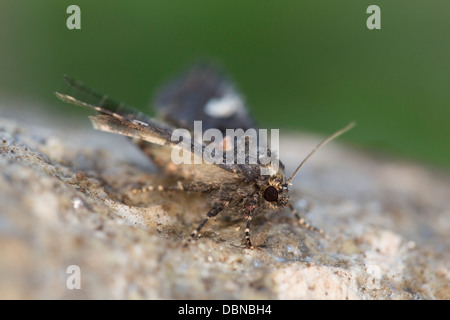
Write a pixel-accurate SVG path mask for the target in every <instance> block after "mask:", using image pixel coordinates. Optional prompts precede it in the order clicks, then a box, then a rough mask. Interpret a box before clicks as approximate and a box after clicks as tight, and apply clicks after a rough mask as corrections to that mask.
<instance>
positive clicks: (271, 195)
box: [264, 186, 278, 202]
mask: <svg viewBox="0 0 450 320" xmlns="http://www.w3.org/2000/svg"><path fill="white" fill-rule="evenodd" d="M264 199H266V201H269V202H274V201H277V200H278V190H277V188H275V187H274V186H268V187H267V188H266V190H264Z"/></svg>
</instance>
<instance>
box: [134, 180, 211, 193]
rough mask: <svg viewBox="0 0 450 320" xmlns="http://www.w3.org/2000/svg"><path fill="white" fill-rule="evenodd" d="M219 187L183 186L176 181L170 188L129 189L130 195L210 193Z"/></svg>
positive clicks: (204, 185)
mask: <svg viewBox="0 0 450 320" xmlns="http://www.w3.org/2000/svg"><path fill="white" fill-rule="evenodd" d="M218 188H219V185H215V184H199V183H192V184H183V183H181V181H178V182H177V184H176V185H172V186H163V185H158V186H154V185H150V186H145V187H142V188H135V189H131V193H132V194H138V193H145V192H152V191H193V192H210V191H212V190H215V189H218Z"/></svg>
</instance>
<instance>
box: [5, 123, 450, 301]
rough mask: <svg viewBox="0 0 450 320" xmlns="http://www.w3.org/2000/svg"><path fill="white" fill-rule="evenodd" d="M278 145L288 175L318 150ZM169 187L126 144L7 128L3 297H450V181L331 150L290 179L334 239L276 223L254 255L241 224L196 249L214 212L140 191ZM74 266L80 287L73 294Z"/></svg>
mask: <svg viewBox="0 0 450 320" xmlns="http://www.w3.org/2000/svg"><path fill="white" fill-rule="evenodd" d="M44 122H45V121H44ZM86 122H88V121H87V119H86ZM354 130H357V128H355V129H354ZM281 133H282V135H281V151H280V154H281V156H282V160H283V161H284V162H285V164H286V166H287V172H288V174H289V173H290V172H292V171H293V170H294V169H295V167H296V165H297V164H298V163H299V162H300V161H301V160H302V158H303V157H304V156H305V155H306V154H307V153H308V152H309V151H310V150H311V149H312V148H313V147H314V146H315V144H317V142H319V141H320V139H321V138H320V137H315V136H309V135H305V134H300V133H284V134H283V131H281ZM160 183H161V184H162V183H164V177H162V176H161V175H159V174H158V173H157V172H156V171H155V169H154V168H153V167H152V165H151V163H150V161H149V160H148V159H147V158H146V157H145V156H144V155H143V154H142V153H140V151H139V150H138V149H137V148H135V147H134V146H133V145H132V144H131V143H130V142H129V141H128V140H126V139H125V138H123V137H120V136H116V135H112V134H107V133H102V132H97V131H94V130H92V129H90V128H89V129H88V128H87V127H80V128H78V129H75V128H74V127H66V128H61V127H58V126H54V123H53V122H50V121H49V122H48V123H47V125H45V126H44V125H39V126H33V125H29V124H24V123H23V122H22V121H17V120H12V119H6V118H1V119H0V204H1V205H0V284H1V285H0V298H2V299H8V298H19V299H23V298H27V299H53V298H62V299H77V298H84V299H134V298H136V299H142V298H143V299H450V285H449V283H450V273H449V267H450V239H449V235H450V179H449V174H448V172H441V171H438V170H436V169H434V170H432V169H430V168H426V167H424V166H421V165H419V164H414V163H410V162H406V161H404V160H398V159H387V158H386V157H381V156H380V155H374V154H368V153H367V152H363V151H361V150H355V149H353V148H351V147H348V146H344V145H343V144H342V143H339V141H334V142H332V143H330V144H328V145H327V146H326V147H324V148H322V149H321V150H320V151H319V152H318V153H317V154H315V155H314V156H313V158H312V159H310V161H309V162H308V164H307V165H305V167H304V169H303V170H302V171H301V172H300V173H299V174H298V175H297V177H296V178H295V179H294V181H293V184H294V189H295V190H294V194H293V197H294V199H296V201H294V203H295V204H296V206H298V207H301V206H304V203H305V201H307V202H308V203H309V204H310V205H311V209H310V211H309V213H308V214H306V219H307V220H308V221H309V222H311V223H313V224H314V225H316V226H318V227H320V228H322V229H324V230H325V232H326V234H327V237H323V236H321V235H320V234H318V233H315V232H311V231H308V230H305V229H304V228H302V227H301V226H299V225H297V223H296V221H295V219H293V218H292V216H291V214H290V212H289V211H288V210H286V211H282V212H279V213H268V214H265V215H262V216H259V217H258V218H256V219H254V224H253V226H252V227H253V228H252V232H253V242H254V244H255V245H256V246H258V248H257V249H255V250H249V249H246V248H245V246H243V230H244V228H245V222H244V221H241V220H235V221H234V220H233V221H228V220H226V219H221V218H217V219H215V220H211V221H210V222H209V223H208V224H207V225H206V227H205V229H204V230H203V232H202V236H201V237H200V239H199V240H197V241H192V242H191V241H187V239H188V238H189V234H190V232H191V231H192V228H193V227H194V226H197V224H198V223H199V222H200V221H201V219H202V218H203V216H204V214H205V213H206V211H207V209H208V207H207V205H206V202H205V201H204V199H203V198H202V196H198V195H195V194H189V195H187V194H183V193H180V192H172V193H168V194H161V193H158V192H152V193H146V194H140V195H133V194H131V192H130V189H131V188H133V187H136V186H139V185H148V184H160ZM72 265H75V266H78V267H79V271H80V273H79V275H80V277H79V279H80V284H81V289H69V288H68V286H67V283H68V279H69V278H70V277H71V276H72V275H75V274H72V273H70V272H69V273H68V267H69V266H72ZM69 271H70V269H69ZM70 279H73V278H70ZM70 279H69V282H70V281H71V280H70ZM71 283H72V282H71ZM69 287H70V286H69Z"/></svg>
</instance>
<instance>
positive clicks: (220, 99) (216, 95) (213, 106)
mask: <svg viewBox="0 0 450 320" xmlns="http://www.w3.org/2000/svg"><path fill="white" fill-rule="evenodd" d="M155 107H156V110H157V112H158V114H159V115H160V116H161V117H162V118H163V119H164V120H165V121H167V122H168V123H170V124H172V125H174V126H175V127H181V128H186V129H188V130H190V131H191V132H192V131H193V129H194V121H202V127H203V130H207V129H210V128H216V129H219V130H220V131H221V132H222V133H224V134H225V132H226V129H238V128H241V129H243V130H247V129H249V128H254V126H255V125H254V121H253V119H252V118H251V116H250V113H249V112H248V109H247V107H246V106H245V102H244V99H243V98H242V96H241V95H240V94H239V93H238V91H237V90H236V89H235V87H234V86H233V84H232V83H231V81H230V80H229V79H228V78H227V77H226V76H225V75H224V74H223V73H222V72H220V71H219V70H218V68H216V67H214V66H212V65H208V64H198V65H195V66H194V67H192V68H191V69H189V70H188V71H187V72H186V73H185V74H183V75H181V76H180V77H178V78H177V79H175V80H174V81H172V82H171V83H169V84H168V85H166V86H165V87H163V88H162V90H161V91H160V92H159V94H158V95H157V98H156V101H155Z"/></svg>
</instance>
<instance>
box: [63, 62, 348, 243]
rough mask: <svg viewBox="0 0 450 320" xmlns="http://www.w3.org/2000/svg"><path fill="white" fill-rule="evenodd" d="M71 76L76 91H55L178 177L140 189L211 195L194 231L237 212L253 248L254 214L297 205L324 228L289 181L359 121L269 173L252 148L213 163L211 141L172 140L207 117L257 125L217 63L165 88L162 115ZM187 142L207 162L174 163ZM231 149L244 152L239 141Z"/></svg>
mask: <svg viewBox="0 0 450 320" xmlns="http://www.w3.org/2000/svg"><path fill="white" fill-rule="evenodd" d="M64 79H65V81H66V82H67V84H68V85H69V89H68V90H69V92H68V93H64V94H63V93H59V92H56V96H57V97H58V98H60V99H61V100H63V101H65V102H68V103H71V104H74V105H78V106H81V107H86V108H89V109H92V110H94V111H96V113H97V114H96V115H94V116H90V117H89V118H90V120H91V122H92V124H93V126H94V128H95V129H98V130H102V131H107V132H112V133H116V134H121V135H124V136H127V137H131V138H132V139H133V141H134V142H135V143H136V144H137V145H138V146H139V147H140V148H141V149H142V150H143V151H144V152H145V153H146V154H147V155H148V156H149V157H150V158H151V159H152V161H153V162H154V163H155V164H156V165H157V166H158V167H159V168H160V169H161V170H162V171H163V172H165V174H167V175H170V176H173V177H175V178H176V179H177V181H178V183H177V184H176V185H174V186H164V187H163V186H158V187H154V186H147V187H144V188H142V189H139V190H135V192H149V191H155V192H157V191H164V190H178V191H180V192H182V191H189V192H201V193H207V194H209V195H210V197H209V199H210V201H211V209H210V210H209V211H208V212H207V213H206V216H205V217H204V219H203V220H202V221H201V223H200V224H199V225H198V227H197V228H196V229H194V231H193V232H192V234H191V236H192V237H193V238H194V237H196V236H197V235H198V234H199V232H200V230H201V229H202V228H203V226H204V225H205V224H206V223H207V221H208V220H209V219H210V218H212V217H215V216H217V215H218V214H219V213H226V212H233V213H235V214H236V213H237V214H240V215H241V216H242V217H243V218H244V219H245V220H246V228H245V243H246V245H247V247H249V248H253V245H252V242H251V240H250V224H251V221H252V218H253V217H254V216H255V215H257V214H260V213H262V212H266V211H268V210H271V211H278V210H280V209H282V208H285V207H288V208H289V209H290V210H291V211H292V213H293V214H294V215H295V216H296V218H297V219H298V221H299V223H300V224H302V225H303V226H305V227H306V228H308V229H310V230H314V231H318V232H320V233H322V231H321V230H320V229H317V228H316V227H313V226H312V225H310V224H308V223H306V222H305V220H304V219H303V218H301V217H300V215H299V214H298V212H297V211H296V210H295V209H294V207H293V205H292V204H291V203H290V202H289V185H290V182H291V181H292V179H293V178H294V176H295V175H296V174H297V172H298V171H299V169H300V168H301V167H302V165H303V164H304V163H305V161H306V160H307V159H308V158H309V157H310V156H311V155H312V154H313V153H314V152H315V151H316V150H317V149H318V148H319V147H321V146H322V145H323V144H325V143H326V142H328V141H330V140H332V139H334V138H335V137H337V136H338V135H340V134H342V133H344V132H346V131H348V130H349V129H350V128H351V127H352V126H353V123H351V124H349V125H348V126H346V127H345V128H343V129H341V130H339V131H337V132H336V133H334V134H333V135H331V136H330V137H328V138H327V139H325V140H324V141H322V142H321V143H320V144H319V145H318V146H317V147H316V148H315V149H314V150H313V151H312V152H311V153H310V154H309V155H308V156H307V157H306V158H305V159H304V160H303V161H302V162H301V163H300V165H299V166H298V167H297V169H296V170H295V172H294V173H293V174H292V175H291V176H290V177H289V178H286V176H285V174H284V165H283V164H282V163H281V162H279V163H278V166H277V169H276V170H273V172H272V173H271V174H269V175H267V174H265V175H263V174H261V168H262V167H270V166H271V163H267V162H264V163H262V162H261V161H260V160H259V159H260V158H259V157H257V159H256V163H255V162H251V161H249V159H248V158H250V157H249V154H248V152H247V151H246V153H245V159H240V160H243V161H240V162H239V161H235V162H234V163H226V162H225V161H224V162H223V163H212V162H213V161H209V162H208V160H211V159H208V158H207V157H206V159H205V152H204V151H205V148H206V144H205V143H204V142H202V141H200V142H198V141H193V140H192V141H189V142H187V143H186V142H180V141H173V140H172V134H173V133H174V130H176V129H177V128H184V129H187V130H188V131H189V132H193V131H194V121H202V123H203V128H202V129H203V130H207V129H209V128H216V129H218V130H220V132H222V133H224V134H225V133H226V130H227V129H239V128H240V129H243V130H248V129H251V128H255V124H254V121H253V119H252V118H251V116H250V114H249V112H248V110H247V108H246V107H245V104H244V101H243V99H242V98H241V95H240V94H239V93H238V92H237V90H236V89H235V88H234V86H233V85H232V83H231V81H229V80H228V79H227V78H226V77H225V76H224V75H223V74H221V73H220V72H218V71H217V69H216V68H213V67H211V66H207V65H197V66H195V67H193V68H191V69H190V70H189V71H188V72H187V73H185V74H184V75H182V76H181V77H179V78H177V79H176V80H175V81H173V82H171V83H170V84H169V85H167V86H166V87H164V88H163V89H162V90H161V91H160V93H159V95H158V96H157V99H156V101H155V107H156V111H157V114H158V118H160V119H161V120H157V119H155V118H151V117H149V116H147V115H145V114H143V113H142V112H140V111H138V110H136V109H134V108H132V107H130V106H127V105H125V104H123V103H118V102H116V101H114V100H112V99H110V98H109V97H108V96H105V95H102V94H99V93H97V92H95V91H93V90H91V89H89V88H88V87H86V86H85V85H84V84H82V83H81V82H79V81H76V80H73V79H70V78H68V77H66V76H65V77H64ZM180 147H181V148H182V149H183V152H188V153H189V154H190V155H191V156H192V157H203V158H202V159H203V162H202V164H179V165H174V164H173V162H172V160H171V153H172V150H173V148H180ZM232 148H233V149H234V153H235V154H237V153H238V151H239V150H237V148H238V145H237V144H235V145H234V146H233V147H232ZM267 154H269V155H270V154H271V152H270V150H267ZM268 169H270V168H268Z"/></svg>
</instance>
